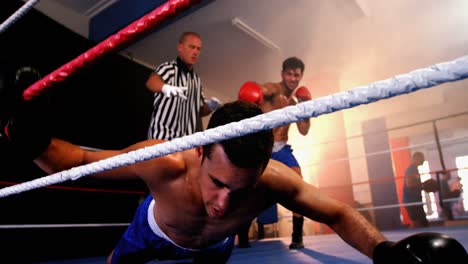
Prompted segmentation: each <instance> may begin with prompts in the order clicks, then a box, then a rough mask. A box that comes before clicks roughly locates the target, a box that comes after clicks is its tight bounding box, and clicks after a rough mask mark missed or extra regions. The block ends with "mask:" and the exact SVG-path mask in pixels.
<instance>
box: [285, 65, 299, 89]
mask: <svg viewBox="0 0 468 264" xmlns="http://www.w3.org/2000/svg"><path fill="white" fill-rule="evenodd" d="M281 78H282V80H283V83H284V85H285V86H286V88H288V89H289V90H290V91H293V90H294V89H296V88H297V86H299V82H300V81H301V80H302V71H301V69H300V68H296V69H285V70H284V71H281Z"/></svg>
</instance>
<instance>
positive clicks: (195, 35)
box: [179, 31, 201, 44]
mask: <svg viewBox="0 0 468 264" xmlns="http://www.w3.org/2000/svg"><path fill="white" fill-rule="evenodd" d="M188 36H194V37H197V38H199V39H201V37H200V34H198V33H197V32H193V31H186V32H184V33H182V35H180V38H179V44H180V43H183V42H184V41H185V38H186V37H188Z"/></svg>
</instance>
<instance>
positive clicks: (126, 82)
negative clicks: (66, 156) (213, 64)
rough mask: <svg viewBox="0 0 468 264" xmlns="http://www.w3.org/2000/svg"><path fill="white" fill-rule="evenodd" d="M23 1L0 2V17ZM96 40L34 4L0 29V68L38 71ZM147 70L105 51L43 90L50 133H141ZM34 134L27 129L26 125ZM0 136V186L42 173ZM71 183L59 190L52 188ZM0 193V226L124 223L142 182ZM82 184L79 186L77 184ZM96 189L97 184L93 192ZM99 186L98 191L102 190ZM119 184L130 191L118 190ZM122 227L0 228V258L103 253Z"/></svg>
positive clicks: (117, 140)
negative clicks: (23, 67) (48, 106)
mask: <svg viewBox="0 0 468 264" xmlns="http://www.w3.org/2000/svg"><path fill="white" fill-rule="evenodd" d="M23 4H24V3H23V2H20V1H1V3H0V21H2V22H3V21H5V20H6V19H7V18H8V17H9V16H10V15H11V14H13V13H14V12H16V11H17V10H18V8H19V7H21V5H23ZM96 44H97V43H92V42H91V41H89V40H87V39H85V38H83V37H82V36H80V35H77V34H75V33H73V32H71V31H70V30H68V29H67V28H65V27H63V26H61V25H59V24H57V23H56V22H54V21H53V20H51V19H49V18H48V17H46V16H44V15H42V14H41V13H39V12H36V11H35V10H30V11H29V12H28V13H27V14H26V15H24V16H23V17H21V18H20V19H19V20H18V21H16V22H15V23H14V24H13V25H12V26H10V27H9V28H8V29H7V30H6V31H5V32H3V33H2V34H0V57H1V58H2V60H1V63H3V64H7V65H2V67H8V66H10V65H11V66H13V65H22V64H24V65H25V64H30V65H33V66H35V67H36V68H38V69H39V71H40V72H41V73H42V74H43V76H45V75H47V74H49V73H50V72H52V71H53V70H55V69H57V68H59V67H61V66H62V65H64V64H66V63H68V62H69V61H71V60H73V59H74V58H76V57H77V56H79V55H81V54H82V53H83V52H85V51H87V50H88V49H90V48H92V47H93V46H95V45H96ZM152 70H153V69H149V68H147V67H144V66H142V65H140V64H138V63H135V62H133V61H131V60H129V59H127V58H125V57H122V56H120V55H119V54H117V53H111V54H108V55H106V56H104V57H102V58H100V59H99V60H97V61H95V62H94V63H93V64H92V65H90V66H88V67H86V68H84V69H81V70H79V71H78V72H77V73H75V74H74V75H72V76H71V77H69V78H68V79H66V80H65V81H63V82H61V83H59V84H57V85H55V86H53V87H50V88H49V89H47V90H46V93H47V94H49V97H50V104H51V109H52V113H51V116H49V117H47V118H49V119H50V120H51V121H52V125H51V130H52V134H53V135H55V136H58V137H60V138H63V139H66V140H69V141H71V142H73V143H75V144H78V145H81V146H86V147H92V148H105V149H119V148H123V147H126V146H128V145H130V144H132V143H135V142H138V141H140V140H143V139H145V138H146V130H147V126H148V125H149V119H150V114H151V109H152V95H151V94H150V92H149V91H147V90H146V88H145V86H144V85H145V82H146V79H147V78H148V76H149V74H150V73H151V72H152ZM31 133H34V131H31ZM13 153H14V151H12V149H11V147H10V146H9V144H8V142H6V140H5V139H4V138H0V188H3V187H6V186H9V185H11V184H16V183H20V182H25V181H30V180H32V179H36V178H39V177H43V176H46V174H45V173H44V172H42V171H41V170H40V169H39V168H38V167H36V166H35V165H34V163H32V162H31V161H28V160H23V159H21V158H19V157H18V156H17V155H15V154H13ZM62 186H63V187H71V188H72V189H63V188H62V189H61V188H60V187H62ZM53 187H59V188H50V187H49V188H47V187H46V188H40V189H35V190H32V191H28V192H24V193H20V194H17V195H13V196H9V197H6V198H0V226H2V225H3V226H5V225H21V224H64V223H129V222H130V221H131V219H132V216H133V213H134V210H135V209H136V207H137V205H138V203H139V201H140V199H141V198H142V197H144V196H145V195H146V189H145V187H144V185H143V184H142V182H140V181H104V180H96V179H92V178H91V177H83V178H81V179H79V180H77V181H70V182H64V183H60V184H58V185H55V186H53ZM83 188H86V190H84V189H83ZM100 190H101V191H100ZM103 190H106V191H103ZM119 190H130V191H132V192H133V193H129V194H126V193H125V194H122V193H119V192H118V191H119ZM124 230H125V227H108V228H102V227H101V228H47V229H44V228H43V229H33V228H31V229H24V228H8V229H6V228H0V244H1V245H2V246H1V248H0V257H1V258H2V262H3V260H5V259H8V261H7V262H5V263H28V262H33V261H44V260H55V259H64V258H78V257H92V256H104V255H107V254H108V253H110V251H111V250H112V248H113V246H114V245H115V243H116V242H117V240H118V239H119V238H120V236H121V234H122V232H123V231H124Z"/></svg>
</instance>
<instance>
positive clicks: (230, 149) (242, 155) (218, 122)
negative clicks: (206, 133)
mask: <svg viewBox="0 0 468 264" xmlns="http://www.w3.org/2000/svg"><path fill="white" fill-rule="evenodd" d="M262 113H263V112H262V110H261V109H260V107H259V106H257V105H256V104H253V103H249V102H245V101H240V100H238V101H234V102H229V103H225V104H224V105H223V106H222V107H220V108H219V109H218V110H216V111H215V112H214V113H213V115H212V116H211V118H210V121H209V123H208V129H210V128H214V127H218V126H222V125H225V124H228V123H232V122H237V121H241V120H243V119H246V118H250V117H254V116H257V115H260V114H262ZM215 144H220V145H221V146H222V147H223V149H224V152H225V153H226V155H227V156H228V158H229V160H230V161H231V162H232V164H234V165H235V166H237V167H239V168H249V169H250V168H253V169H257V168H261V169H262V170H263V169H265V167H266V166H267V164H268V161H269V159H270V158H271V151H272V148H273V132H272V130H271V129H268V130H263V131H259V132H255V133H252V134H247V135H244V136H240V137H235V138H232V139H227V140H224V141H220V142H217V143H212V144H208V145H205V146H203V158H205V157H206V158H211V153H212V152H213V146H214V145H215Z"/></svg>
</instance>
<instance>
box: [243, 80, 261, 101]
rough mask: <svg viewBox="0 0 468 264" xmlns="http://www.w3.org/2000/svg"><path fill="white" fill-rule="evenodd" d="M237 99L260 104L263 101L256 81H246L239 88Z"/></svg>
mask: <svg viewBox="0 0 468 264" xmlns="http://www.w3.org/2000/svg"><path fill="white" fill-rule="evenodd" d="M238 98H239V100H241V101H246V102H250V103H254V104H257V105H259V104H261V103H262V102H263V91H262V87H260V85H259V84H258V83H256V82H252V81H247V82H245V83H244V84H243V85H242V86H241V88H240V89H239V97H238Z"/></svg>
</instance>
